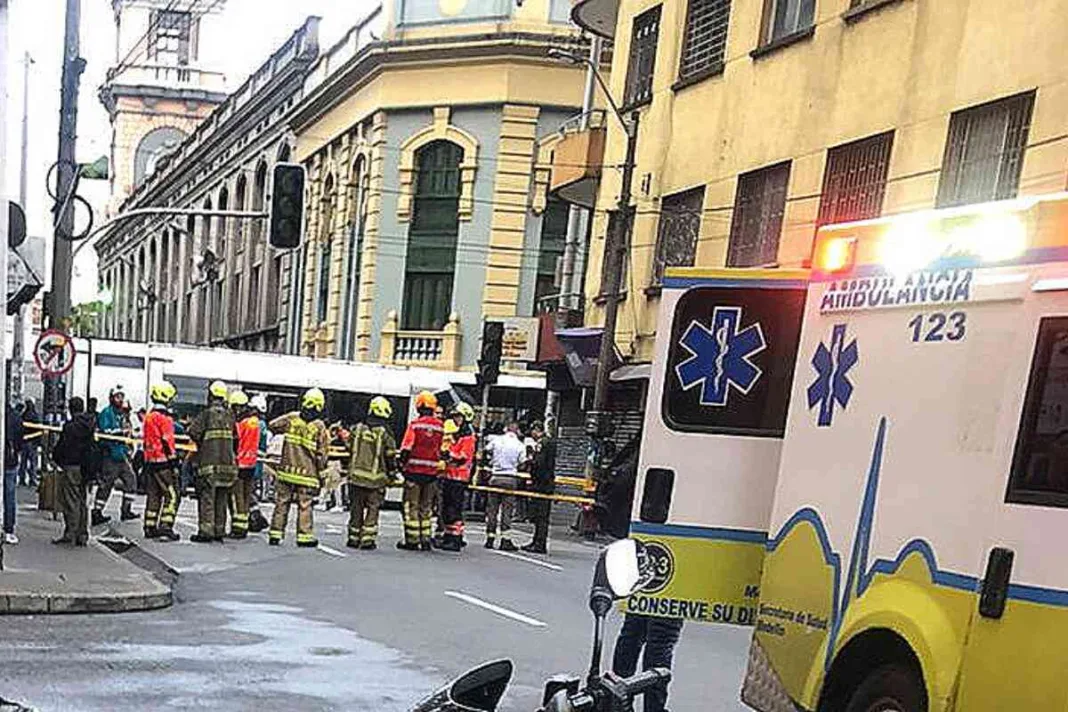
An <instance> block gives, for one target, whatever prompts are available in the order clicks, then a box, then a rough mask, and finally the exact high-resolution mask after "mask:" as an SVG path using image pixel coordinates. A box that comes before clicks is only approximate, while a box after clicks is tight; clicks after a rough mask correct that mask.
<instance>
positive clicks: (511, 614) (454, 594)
mask: <svg viewBox="0 0 1068 712" xmlns="http://www.w3.org/2000/svg"><path fill="white" fill-rule="evenodd" d="M445 595H446V596H448V597H449V598H455V599H456V600H458V601H463V602H464V603H470V604H471V605H472V606H478V607H479V608H485V609H486V610H487V611H492V612H493V613H496V614H497V615H499V616H504V617H505V618H511V619H512V620H514V621H519V622H520V623H526V624H527V625H529V626H534V627H535V628H545V627H546V626H547V625H548V624H547V623H543V622H542V621H539V620H538V619H537V618H531V617H530V616H525V615H523V614H522V613H516V612H515V611H512V610H509V609H507V608H504V607H502V606H498V605H497V604H495V603H490V602H489V601H483V600H482V599H481V598H475V597H474V596H469V595H467V594H466V593H460V592H459V591H446V592H445Z"/></svg>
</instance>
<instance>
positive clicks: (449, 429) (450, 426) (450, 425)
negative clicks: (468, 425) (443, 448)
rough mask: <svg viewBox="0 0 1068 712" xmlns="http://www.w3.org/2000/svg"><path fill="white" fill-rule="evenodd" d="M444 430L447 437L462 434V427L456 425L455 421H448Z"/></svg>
mask: <svg viewBox="0 0 1068 712" xmlns="http://www.w3.org/2000/svg"><path fill="white" fill-rule="evenodd" d="M444 428H445V434H446V435H455V434H456V433H458V432H460V426H459V425H457V424H456V421H455V420H446V421H445V425H444Z"/></svg>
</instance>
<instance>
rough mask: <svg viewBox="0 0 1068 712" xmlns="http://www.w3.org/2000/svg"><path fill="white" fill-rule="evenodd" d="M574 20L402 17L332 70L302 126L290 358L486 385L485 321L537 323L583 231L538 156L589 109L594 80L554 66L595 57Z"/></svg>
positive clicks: (303, 107)
mask: <svg viewBox="0 0 1068 712" xmlns="http://www.w3.org/2000/svg"><path fill="white" fill-rule="evenodd" d="M570 9H571V8H570V5H569V3H567V2H566V1H561V0H527V1H526V2H524V3H522V5H520V6H517V4H516V3H514V2H505V1H504V0H467V1H466V2H465V1H464V0H448V1H446V0H441V1H440V2H428V1H427V0H395V2H386V3H385V4H384V5H383V6H382V10H381V14H380V15H376V16H374V17H372V18H369V19H368V21H367V23H365V25H364V26H361V27H357V28H353V31H352V32H350V33H349V35H348V36H346V37H345V38H344V39H343V40H342V41H341V42H340V43H339V44H338V45H337V46H335V47H334V48H332V49H330V50H328V51H327V52H325V53H324V54H323V56H322V58H321V59H320V62H319V65H318V66H317V67H315V68H314V69H313V71H312V74H311V75H310V77H309V79H308V84H306V87H305V95H304V99H303V101H302V102H301V104H300V105H298V106H297V108H296V110H295V112H294V115H293V118H292V119H291V122H290V125H291V128H292V130H293V132H294V134H295V137H296V149H295V151H294V160H296V161H299V162H301V163H303V164H304V165H305V166H306V168H307V171H308V182H307V195H306V205H307V215H306V228H305V241H304V245H303V246H302V248H301V253H300V255H299V259H298V260H297V266H296V268H295V270H294V272H293V274H292V276H291V278H290V280H289V282H290V283H289V285H288V287H287V290H288V295H287V297H286V298H288V299H289V300H290V302H291V308H289V309H288V310H287V311H288V313H289V314H290V320H291V324H290V326H289V337H290V343H291V350H294V351H298V352H299V353H303V354H309V355H315V356H321V357H336V358H346V359H351V360H359V361H378V362H382V363H390V364H402V365H419V366H428V367H433V368H447V369H473V368H474V366H475V362H476V360H477V357H478V348H479V336H480V334H481V329H482V321H483V319H484V318H485V317H533V316H534V315H535V313H536V312H537V311H538V303H539V300H541V299H542V298H543V297H544V296H545V295H546V290H547V289H550V288H551V287H552V284H551V283H552V279H551V274H549V273H550V272H551V270H550V269H549V268H548V266H547V265H549V264H551V263H552V260H553V259H554V256H556V254H557V253H558V252H559V251H560V249H561V248H562V243H561V242H560V239H559V238H560V235H561V230H564V231H566V224H567V215H568V208H567V206H566V205H565V204H563V203H562V202H557V201H552V200H547V198H546V194H545V187H546V186H544V185H541V186H540V187H541V189H540V190H538V189H536V188H537V187H538V186H537V185H536V181H535V180H534V175H535V168H536V166H537V165H538V163H539V161H542V162H544V157H543V156H541V155H540V154H539V146H541V145H542V141H543V139H545V138H546V137H550V139H551V137H552V136H553V135H554V133H555V132H556V131H557V129H558V128H559V126H560V125H561V124H562V123H564V122H566V121H567V120H568V119H570V118H572V117H573V116H574V115H575V114H576V113H579V112H580V110H581V106H582V97H583V70H582V68H580V67H575V66H572V65H568V64H562V63H560V62H559V61H554V60H553V59H552V58H550V57H549V55H548V50H549V48H550V47H554V46H556V47H564V48H568V49H577V50H579V51H582V48H583V46H584V40H583V39H582V38H581V33H580V31H579V30H578V28H576V27H575V26H574V25H573V24H572V23H571V21H570V18H569V14H570ZM561 219H562V220H563V223H562V225H561Z"/></svg>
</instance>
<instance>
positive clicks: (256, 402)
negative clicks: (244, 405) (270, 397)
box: [248, 393, 267, 413]
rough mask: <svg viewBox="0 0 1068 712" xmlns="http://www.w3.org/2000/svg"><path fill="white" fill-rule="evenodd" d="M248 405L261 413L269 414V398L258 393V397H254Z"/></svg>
mask: <svg viewBox="0 0 1068 712" xmlns="http://www.w3.org/2000/svg"><path fill="white" fill-rule="evenodd" d="M248 404H249V405H251V406H252V407H253V408H255V409H256V410H258V411H259V412H261V413H266V412H267V396H265V395H263V394H262V393H257V394H256V395H254V396H252V400H250V401H249V402H248Z"/></svg>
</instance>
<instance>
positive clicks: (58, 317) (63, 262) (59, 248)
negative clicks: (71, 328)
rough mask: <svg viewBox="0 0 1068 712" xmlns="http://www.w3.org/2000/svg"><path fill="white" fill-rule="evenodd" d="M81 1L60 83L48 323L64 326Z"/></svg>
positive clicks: (72, 14)
mask: <svg viewBox="0 0 1068 712" xmlns="http://www.w3.org/2000/svg"><path fill="white" fill-rule="evenodd" d="M80 26H81V0H67V16H66V23H65V27H64V40H63V77H62V84H61V86H60V105H59V151H58V155H57V163H58V165H57V166H56V176H57V178H56V182H57V185H56V206H55V208H54V210H55V211H56V212H57V213H58V214H57V215H56V216H55V225H56V229H55V238H56V239H55V240H54V241H53V244H52V299H51V313H50V315H49V323H50V325H51V326H53V327H55V328H63V327H64V326H65V325H66V324H65V323H66V321H67V320H68V319H69V317H70V310H71V304H70V280H71V271H72V270H71V268H72V265H73V262H74V260H73V257H72V249H73V248H72V245H71V241H70V240H69V239H66V238H69V237H70V236H71V235H72V234H73V233H74V203H73V201H72V200H70V199H69V196H70V195H71V193H72V191H73V190H74V188H75V181H76V175H77V172H78V166H77V164H76V162H75V153H74V147H75V142H76V141H77V136H78V134H77V132H78V87H79V84H80V83H81V77H82V71H84V69H85V60H83V59H82V58H81V57H80V56H78V55H79V52H80V49H81V48H80V45H81V38H80V34H79V31H80Z"/></svg>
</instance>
